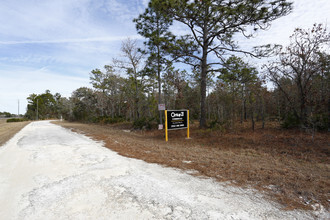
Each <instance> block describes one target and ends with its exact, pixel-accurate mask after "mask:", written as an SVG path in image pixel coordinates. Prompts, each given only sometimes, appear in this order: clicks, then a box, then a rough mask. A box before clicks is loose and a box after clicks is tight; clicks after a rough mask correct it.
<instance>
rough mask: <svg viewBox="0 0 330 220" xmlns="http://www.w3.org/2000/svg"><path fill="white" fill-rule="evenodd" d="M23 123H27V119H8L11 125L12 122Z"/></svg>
mask: <svg viewBox="0 0 330 220" xmlns="http://www.w3.org/2000/svg"><path fill="white" fill-rule="evenodd" d="M22 121H26V119H25V118H10V119H7V123H10V122H22Z"/></svg>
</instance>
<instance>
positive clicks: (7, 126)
mask: <svg viewBox="0 0 330 220" xmlns="http://www.w3.org/2000/svg"><path fill="white" fill-rule="evenodd" d="M6 121H7V119H0V146H2V145H4V144H5V143H6V142H7V141H8V140H9V139H10V138H12V137H13V136H14V135H15V134H16V133H17V132H19V131H20V130H21V129H22V128H24V127H25V125H27V124H28V123H29V122H27V121H24V122H11V123H7V122H6Z"/></svg>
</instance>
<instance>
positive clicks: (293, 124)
mask: <svg viewBox="0 0 330 220" xmlns="http://www.w3.org/2000/svg"><path fill="white" fill-rule="evenodd" d="M281 126H282V127H283V128H297V127H299V126H300V120H299V118H298V117H297V116H296V115H295V114H293V113H289V114H287V115H286V117H285V118H284V120H283V122H282V124H281Z"/></svg>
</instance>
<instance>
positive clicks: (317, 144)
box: [57, 122, 330, 210]
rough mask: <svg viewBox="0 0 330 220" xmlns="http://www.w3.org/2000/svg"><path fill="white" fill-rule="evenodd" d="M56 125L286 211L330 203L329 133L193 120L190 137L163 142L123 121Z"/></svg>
mask: <svg viewBox="0 0 330 220" xmlns="http://www.w3.org/2000/svg"><path fill="white" fill-rule="evenodd" d="M57 123H58V124H60V125H61V126H63V127H67V128H71V129H73V130H74V131H77V132H83V133H84V134H87V135H88V136H91V137H93V138H94V139H96V140H102V141H104V142H105V145H106V147H108V148H110V149H112V150H114V151H116V152H118V153H119V154H121V155H123V156H127V157H133V158H138V159H142V160H144V161H146V162H150V163H158V164H162V165H165V166H170V167H176V168H180V169H185V170H195V171H197V174H195V175H202V176H207V177H212V178H215V179H216V180H218V181H231V182H232V183H233V184H236V185H239V186H242V187H254V188H256V189H258V190H259V191H261V192H263V193H265V194H266V195H268V196H269V198H271V199H275V200H276V201H278V202H280V203H281V204H283V205H284V207H285V208H286V209H296V208H298V209H306V210H308V209H312V208H313V205H315V204H322V205H323V206H324V207H325V208H326V209H329V207H330V206H329V193H330V192H329V189H330V163H329V162H330V157H329V156H330V151H329V149H330V148H329V143H330V141H329V139H330V138H329V133H317V134H316V135H315V136H314V138H313V137H312V136H311V135H309V134H307V133H304V132H301V131H299V130H282V129H280V125H278V124H276V123H274V124H271V126H270V127H269V128H267V129H259V128H257V129H256V130H255V132H252V131H251V129H250V126H249V124H248V123H245V124H242V125H240V124H239V123H237V124H235V128H234V129H232V130H228V131H226V132H223V131H219V130H211V129H207V130H199V129H198V123H194V124H193V125H192V126H191V128H190V136H191V137H192V139H190V140H186V139H185V137H186V131H185V130H176V131H169V141H168V142H165V138H164V131H163V130H162V131H159V130H150V131H134V132H132V131H131V132H128V130H127V129H129V128H130V126H131V125H130V124H127V123H126V124H119V125H96V124H93V125H87V124H80V123H68V122H57ZM259 127H261V125H259Z"/></svg>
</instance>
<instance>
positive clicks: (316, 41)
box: [27, 0, 330, 129]
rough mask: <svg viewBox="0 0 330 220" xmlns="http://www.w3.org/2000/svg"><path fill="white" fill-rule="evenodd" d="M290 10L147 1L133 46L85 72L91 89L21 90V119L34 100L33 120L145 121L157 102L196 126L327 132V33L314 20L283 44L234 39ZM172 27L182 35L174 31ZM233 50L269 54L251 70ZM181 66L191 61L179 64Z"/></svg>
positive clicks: (154, 119) (267, 4)
mask: <svg viewBox="0 0 330 220" xmlns="http://www.w3.org/2000/svg"><path fill="white" fill-rule="evenodd" d="M291 10H292V3H290V2H288V1H285V0H280V1H278V0H276V1H275V0H274V1H264V0H258V1H254V0H245V1H215V0H203V1H197V0H196V1H185V0H168V1H159V0H151V1H150V2H149V5H148V8H146V10H145V12H144V13H142V14H141V15H139V16H138V17H137V18H136V19H134V20H133V22H134V23H135V24H136V29H137V32H138V33H139V34H140V35H141V36H143V37H144V39H145V40H144V45H143V47H139V45H138V43H137V41H136V40H132V39H127V40H125V41H123V42H122V46H121V56H119V58H117V59H113V60H112V62H111V63H110V64H108V65H105V66H104V68H103V69H94V70H92V71H91V73H90V83H91V85H92V87H93V89H91V88H86V87H82V88H79V89H77V90H75V91H74V92H73V93H72V95H71V97H70V98H68V99H67V98H62V97H61V96H60V95H59V94H55V95H51V94H50V92H49V91H46V92H45V93H44V94H41V95H35V94H32V95H30V97H29V98H28V100H29V104H28V111H27V117H29V118H33V119H34V118H36V109H37V108H36V105H37V104H38V105H41V106H42V108H41V109H40V110H39V111H40V112H39V113H38V114H40V117H41V118H42V117H59V115H62V116H63V117H65V118H66V119H69V120H79V121H92V122H99V121H103V122H106V123H112V122H119V121H126V120H128V121H132V122H134V124H135V125H137V126H141V125H143V126H146V125H147V126H152V125H156V124H158V123H162V122H163V118H162V114H163V113H161V112H159V111H158V108H157V106H158V104H160V103H164V104H165V106H166V108H167V109H183V108H184V109H189V110H190V113H191V118H192V119H195V120H199V122H200V123H199V124H200V127H201V128H205V127H210V126H211V127H219V128H221V127H224V126H233V125H234V124H235V123H237V122H240V123H242V122H243V121H246V120H250V121H251V125H252V129H254V126H255V122H256V121H262V122H263V123H262V124H263V127H264V126H265V123H266V121H269V120H280V121H281V122H282V125H283V126H284V127H313V128H318V129H328V128H329V111H330V97H329V69H330V68H329V67H330V66H329V65H330V55H329V54H328V52H327V50H326V49H329V42H330V35H329V32H328V31H327V30H326V28H325V27H324V26H323V25H321V24H315V25H314V26H313V27H312V28H311V29H307V30H303V29H296V30H295V31H294V33H293V34H292V36H291V37H290V40H291V43H290V44H289V45H288V46H286V47H283V46H280V45H273V46H272V45H264V46H258V47H257V46H256V47H254V49H253V50H252V51H245V50H243V49H241V48H240V47H239V45H237V43H236V42H235V41H234V37H235V36H243V37H246V38H250V37H253V34H254V33H256V32H257V31H262V30H265V29H267V28H268V27H269V25H270V23H271V22H272V21H273V20H275V19H277V18H279V17H281V16H285V15H287V14H289V13H290V12H291ZM173 25H180V27H182V28H183V29H184V28H186V29H184V33H185V34H182V35H178V34H177V35H176V34H174V33H173V31H171V30H172V28H173ZM328 51H329V50H328ZM243 55H247V56H251V57H255V58H261V57H268V56H270V55H272V56H273V57H272V59H271V61H270V62H268V63H266V64H264V65H263V68H262V69H261V70H259V69H257V68H256V67H253V66H251V65H250V64H249V63H247V61H245V60H244V59H243V58H244V57H245V56H243ZM180 63H182V64H180ZM183 64H184V65H186V66H187V65H188V66H190V67H191V68H190V69H189V68H185V69H180V66H182V65H183ZM267 81H271V82H272V83H273V88H272V89H269V88H267V86H266V82H267ZM36 101H37V103H36Z"/></svg>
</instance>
